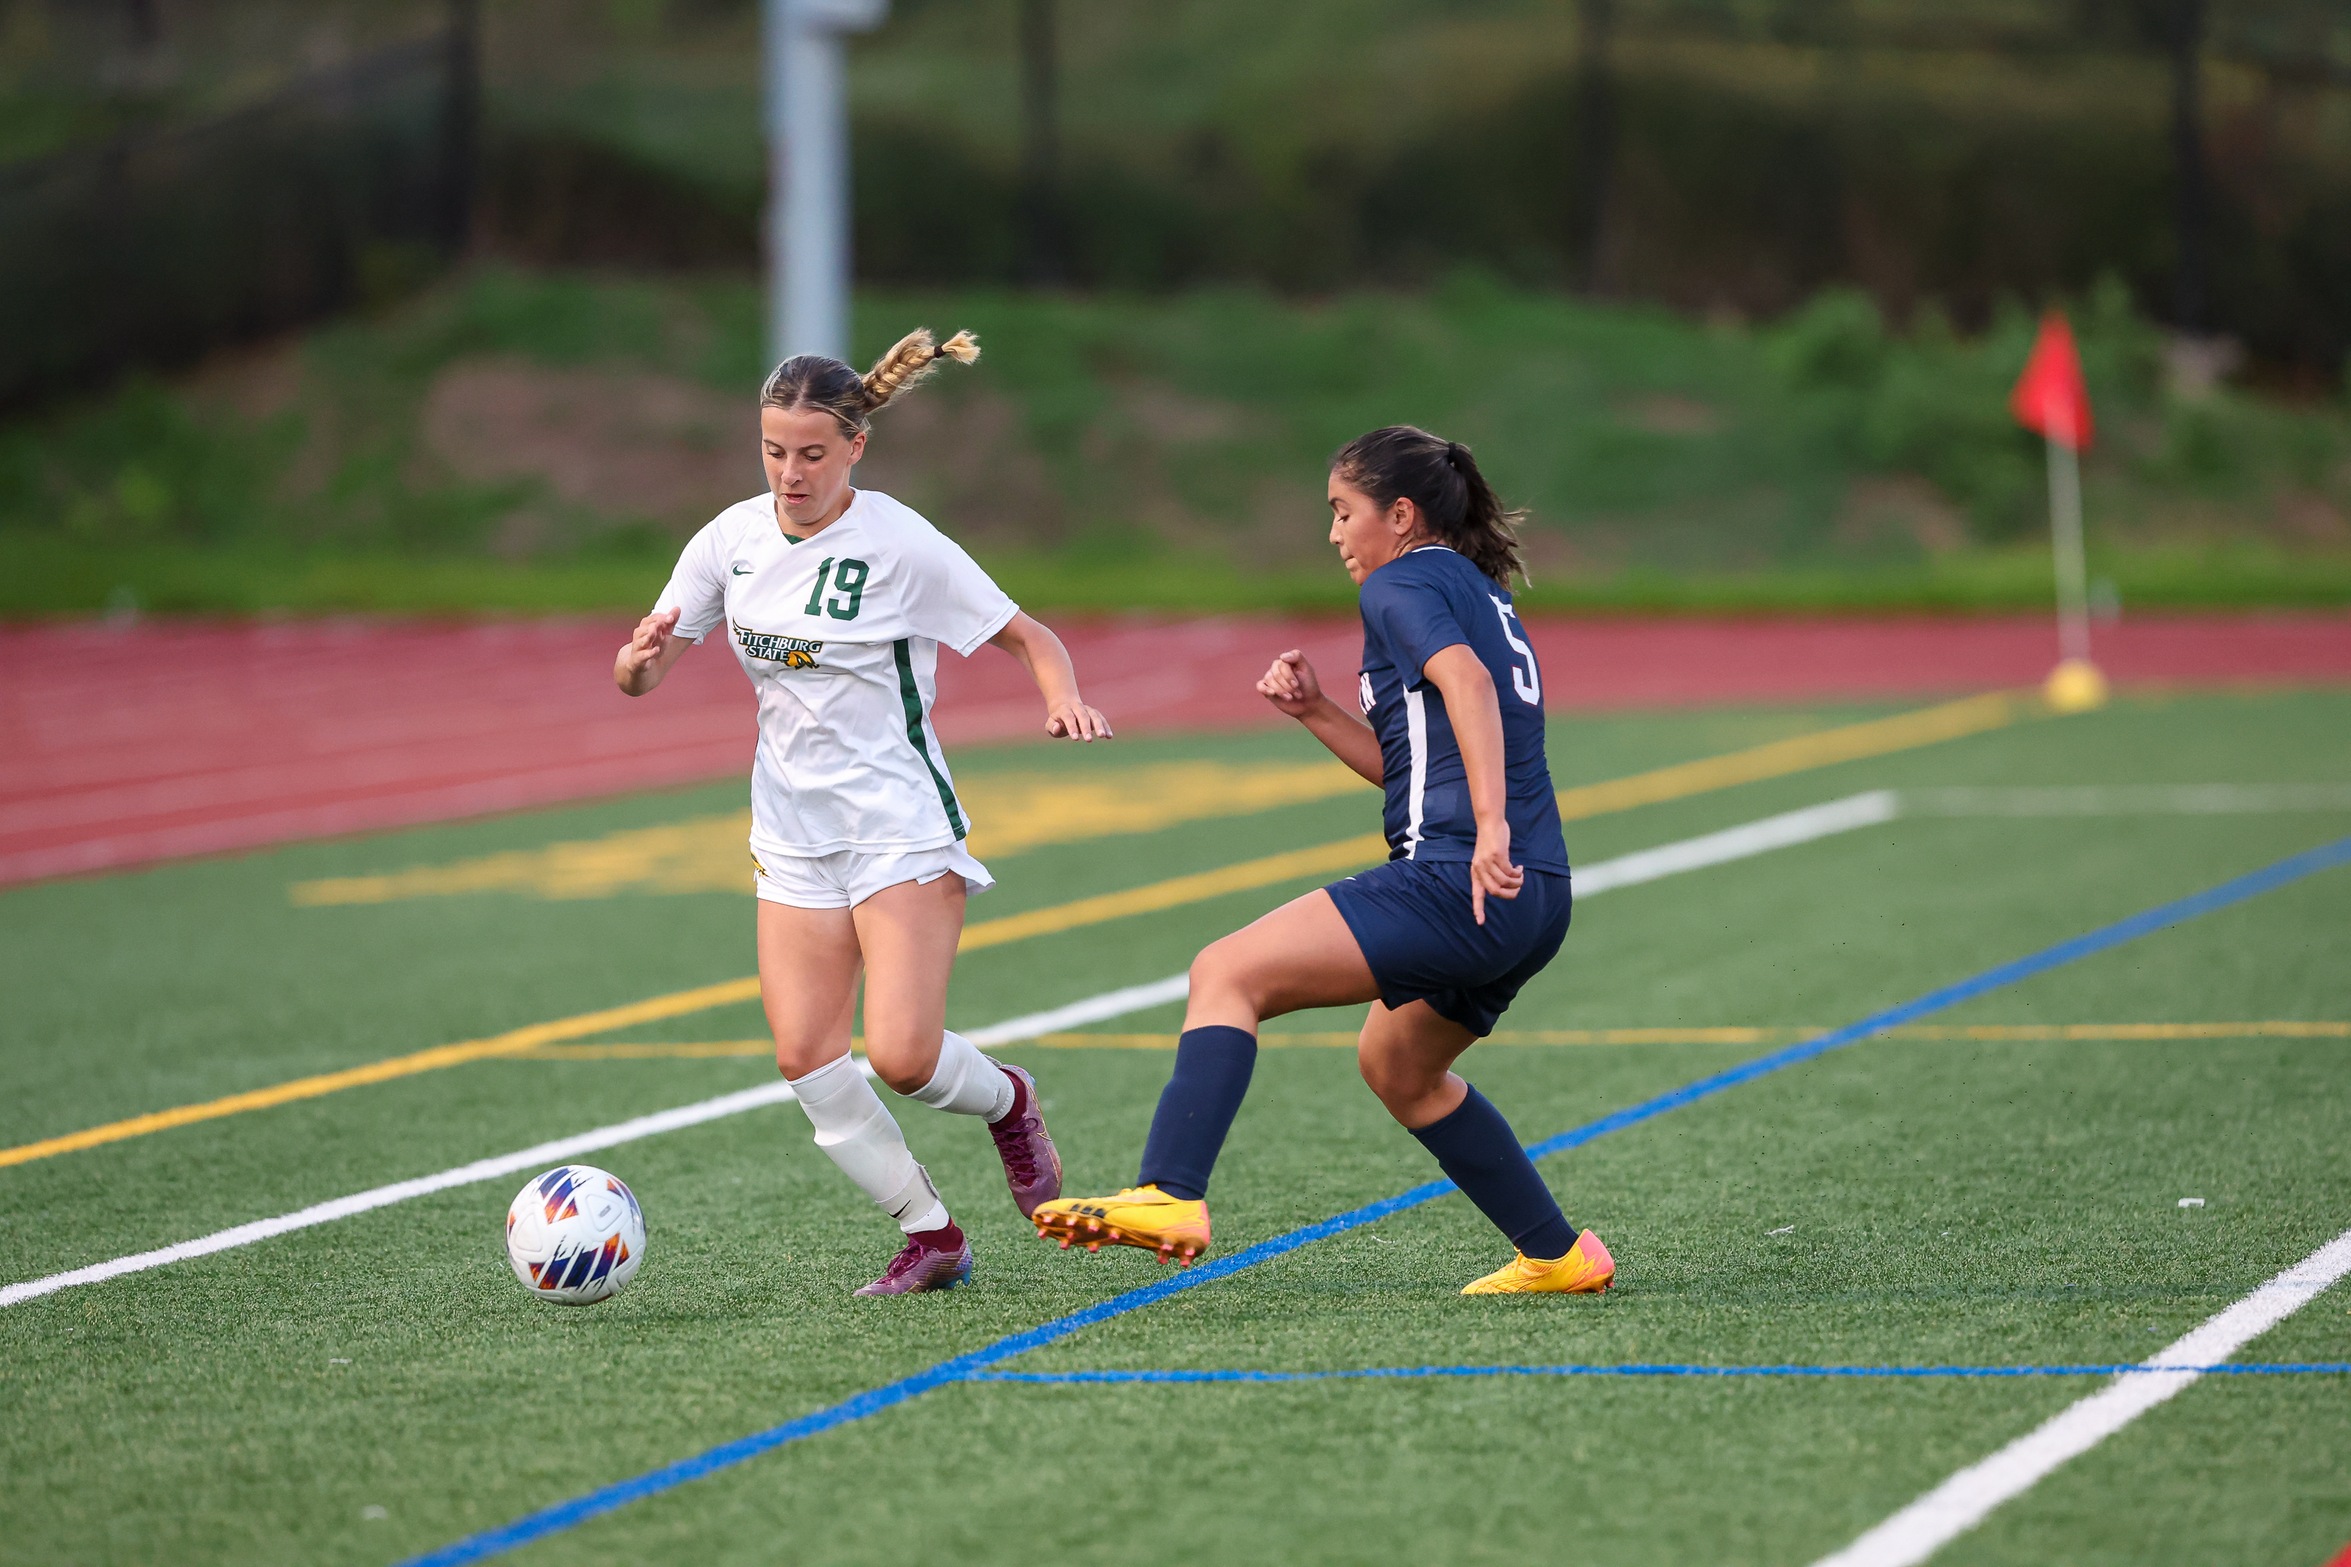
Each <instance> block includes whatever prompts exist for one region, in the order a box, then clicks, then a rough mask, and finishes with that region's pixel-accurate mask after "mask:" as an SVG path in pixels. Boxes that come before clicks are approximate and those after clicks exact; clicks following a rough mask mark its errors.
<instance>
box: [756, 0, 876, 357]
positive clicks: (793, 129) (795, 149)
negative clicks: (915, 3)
mask: <svg viewBox="0 0 2351 1567" xmlns="http://www.w3.org/2000/svg"><path fill="white" fill-rule="evenodd" d="M888 13H889V3H888V0H764V10H763V17H764V29H765V38H764V54H765V60H766V68H767V136H768V164H767V166H768V202H767V267H768V280H767V281H768V288H767V301H768V306H767V308H768V352H769V356H770V358H771V360H783V359H787V358H790V357H791V356H792V355H794V354H828V355H830V356H832V357H833V358H835V359H840V358H845V357H846V356H847V354H848V352H849V277H850V269H849V131H848V123H847V120H848V110H847V101H846V92H845V81H844V77H845V69H844V60H843V51H842V45H841V35H842V34H843V33H847V32H861V31H864V30H865V29H867V28H871V27H876V26H879V25H880V24H881V22H882V19H883V18H884V17H885V16H887V15H888Z"/></svg>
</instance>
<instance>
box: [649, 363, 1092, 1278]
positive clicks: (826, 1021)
mask: <svg viewBox="0 0 2351 1567" xmlns="http://www.w3.org/2000/svg"><path fill="white" fill-rule="evenodd" d="M942 354H943V355H946V356H948V357H951V358H954V359H958V360H961V361H963V362H965V363H969V362H970V361H972V360H974V359H977V358H978V357H979V345H978V344H977V343H976V342H974V341H973V340H972V337H971V335H970V334H969V333H966V332H958V333H957V334H955V336H953V337H952V338H949V339H948V340H947V341H946V342H945V343H943V344H938V343H934V342H933V341H932V338H931V334H930V333H929V332H927V331H917V332H915V333H913V334H912V335H910V336H908V337H907V338H905V339H904V340H903V341H901V342H900V343H899V344H898V345H897V346H896V347H894V348H892V349H891V350H890V351H889V352H888V353H887V354H885V355H883V356H882V359H881V361H880V362H879V363H878V364H876V365H875V366H874V367H873V369H872V370H870V371H868V372H867V373H866V374H865V375H863V376H860V375H859V374H858V373H857V372H856V371H855V370H852V369H851V368H850V367H849V366H847V365H845V364H843V363H841V362H840V361H839V360H837V359H828V358H825V357H823V356H821V355H814V354H803V355H800V356H798V357H796V358H793V359H787V360H786V361H784V363H783V364H782V365H780V366H778V367H777V368H776V371H775V373H774V374H772V375H770V376H769V377H768V379H767V385H766V386H765V387H764V388H763V389H762V390H761V392H760V397H759V401H760V409H759V424H760V450H761V454H762V457H763V459H764V461H765V464H766V468H767V481H768V493H766V494H763V495H758V496H754V497H753V498H751V499H750V500H747V501H743V502H740V503H739V504H737V505H734V506H730V507H728V508H727V509H726V510H725V511H723V512H720V513H719V514H718V516H717V517H715V518H713V519H712V520H711V522H710V523H709V525H708V526H706V527H704V528H703V530H702V531H701V532H700V533H698V534H696V535H695V536H694V539H693V542H691V543H689V544H688V545H687V546H686V549H685V553H684V554H683V555H681V556H680V557H679V559H678V565H677V571H676V572H675V574H674V575H672V576H671V578H670V581H669V586H668V587H666V588H664V589H663V590H662V593H661V597H660V599H659V601H658V602H656V603H655V605H654V608H653V613H652V614H650V615H648V616H646V617H645V618H644V619H643V620H642V621H640V622H638V625H637V630H636V634H635V635H634V636H632V637H631V638H630V639H629V643H628V645H627V646H626V647H624V648H622V649H621V650H620V656H619V659H618V660H617V661H616V663H615V664H614V666H613V679H614V681H615V682H616V683H617V684H618V685H619V686H620V688H621V690H622V691H624V692H626V693H627V694H629V695H630V696H642V695H644V694H645V693H646V692H648V691H650V690H652V689H653V688H654V687H655V686H657V685H659V684H660V683H661V677H662V676H663V675H664V674H665V673H666V672H667V671H668V669H669V666H670V665H671V664H672V663H674V662H676V660H677V658H678V655H679V654H680V653H682V652H683V651H684V650H685V648H686V647H687V645H688V644H690V643H695V642H699V641H701V640H702V639H703V637H705V636H707V635H709V634H710V633H711V632H713V631H718V630H720V629H722V628H723V629H724V631H725V633H726V635H727V636H728V637H729V638H730V639H731V640H732V641H733V643H734V647H735V657H736V659H737V660H738V661H739V662H740V663H741V664H742V666H743V669H744V672H745V673H746V674H748V675H749V676H750V677H751V684H752V686H753V687H754V688H755V689H756V690H757V691H758V693H759V746H758V751H757V753H756V758H755V760H754V762H753V764H752V769H751V858H752V861H753V863H754V865H755V867H756V869H757V873H758V893H759V991H760V999H761V1002H762V1003H763V1004H764V1006H765V1007H766V1010H767V1020H768V1026H769V1028H770V1029H771V1030H773V1032H774V1034H775V1041H776V1065H777V1067H778V1069H779V1070H781V1071H782V1073H783V1074H784V1076H785V1078H786V1079H787V1080H789V1081H790V1083H791V1085H792V1087H793V1089H794V1090H795V1091H796V1092H797V1094H798V1096H799V1102H800V1105H801V1108H803V1109H804V1110H806V1111H807V1112H808V1119H809V1121H810V1122H811V1124H813V1125H814V1127H815V1128H816V1145H817V1146H818V1147H819V1148H822V1149H823V1150H824V1151H825V1153H826V1154H827V1155H828V1156H829V1157H830V1158H831V1159H832V1161H833V1162H834V1163H835V1164H837V1165H839V1166H840V1167H841V1169H842V1171H843V1172H844V1173H846V1174H847V1175H848V1177H849V1178H850V1179H851V1180H852V1181H855V1182H856V1183H857V1184H858V1186H859V1187H861V1188H862V1189H863V1190H864V1191H865V1193H866V1195H867V1196H869V1197H871V1198H872V1199H873V1200H874V1201H875V1202H876V1203H878V1204H880V1205H881V1207H882V1209H883V1211H884V1212H886V1213H888V1214H889V1215H890V1217H892V1218H893V1219H896V1220H897V1221H898V1227H899V1228H900V1229H901V1230H902V1231H904V1232H905V1236H906V1242H905V1246H904V1249H902V1250H901V1251H900V1252H899V1253H898V1255H897V1256H896V1257H895V1258H893V1259H892V1260H891V1262H890V1265H889V1267H888V1269H887V1270H886V1271H884V1273H883V1274H882V1276H881V1277H880V1278H878V1279H876V1280H874V1281H873V1282H872V1283H871V1284H868V1285H866V1286H865V1287H864V1288H863V1289H861V1290H859V1291H858V1292H857V1293H859V1294H860V1295H905V1294H912V1293H914V1292H916V1291H920V1290H934V1289H946V1288H949V1287H950V1286H952V1285H955V1284H958V1283H960V1282H962V1281H963V1280H964V1279H966V1278H968V1277H969V1276H970V1274H971V1247H970V1246H969V1245H968V1244H967V1243H966V1242H965V1240H964V1236H963V1232H962V1230H961V1229H959V1228H958V1227H957V1226H956V1224H955V1222H954V1220H953V1219H951V1218H950V1217H949V1216H948V1213H947V1207H946V1204H945V1203H944V1202H942V1201H941V1200H940V1197H939V1193H938V1189H937V1188H936V1187H934V1186H933V1185H932V1184H931V1179H930V1176H929V1174H928V1173H927V1172H926V1171H925V1170H924V1169H923V1167H922V1166H921V1165H920V1164H918V1163H916V1162H915V1159H914V1156H913V1155H912V1154H911V1153H910V1152H908V1150H907V1147H906V1139H905V1137H904V1136H903V1135H902V1134H901V1133H900V1131H899V1129H898V1123H897V1122H896V1121H895V1120H894V1119H892V1118H891V1115H890V1112H889V1110H888V1109H886V1108H885V1107H884V1106H883V1104H882V1101H881V1099H880V1097H879V1096H878V1095H876V1094H875V1093H874V1091H873V1088H872V1085H871V1084H869V1083H868V1082H867V1081H866V1079H865V1075H864V1073H863V1072H862V1071H861V1070H860V1069H859V1067H858V1065H857V1063H856V1061H855V1060H854V1059H852V1057H851V1056H850V1054H849V1038H850V1030H851V1024H852V1020H853V1018H854V1016H855V1013H856V1006H857V984H858V977H859V974H860V971H862V972H863V974H864V976H865V981H866V983H865V1046H866V1053H867V1056H868V1058H869V1059H870V1060H871V1061H872V1063H873V1069H874V1072H875V1074H876V1075H877V1076H879V1077H880V1078H881V1079H882V1080H883V1081H884V1082H886V1083H888V1084H889V1085H890V1086H891V1087H892V1088H894V1089H896V1090H897V1091H898V1092H900V1093H902V1094H907V1095H910V1096H912V1097H913V1098H915V1099H917V1100H919V1101H921V1102H922V1103H924V1104H927V1105H930V1106H932V1107H933V1108H935V1109H940V1110H945V1111H947V1112H949V1113H950V1114H955V1115H976V1116H980V1117H982V1118H984V1119H985V1120H986V1121H987V1122H988V1127H989V1131H990V1132H991V1133H992V1134H993V1136H994V1138H995V1142H996V1150H997V1152H998V1154H999V1155H1000V1156H1001V1157H1002V1159H1003V1161H1004V1174H1005V1179H1006V1181H1007V1182H1008V1183H1009V1184H1010V1186H1011V1188H1012V1196H1013V1201H1014V1202H1015V1203H1016V1204H1017V1205H1018V1206H1019V1208H1020V1211H1021V1213H1022V1214H1023V1215H1024V1216H1026V1215H1027V1214H1028V1213H1030V1212H1031V1211H1032V1210H1034V1209H1035V1207H1036V1205H1037V1204H1038V1203H1040V1202H1043V1201H1046V1200H1047V1199H1049V1198H1052V1197H1056V1196H1058V1195H1060V1192H1061V1161H1060V1158H1059V1156H1058V1155H1057V1154H1056V1153H1055V1152H1054V1149H1053V1141H1052V1138H1051V1137H1049V1136H1048V1135H1047V1134H1046V1131H1045V1124H1044V1120H1043V1118H1042V1116H1041V1115H1040V1113H1039V1109H1038V1104H1037V1093H1036V1084H1035V1082H1034V1081H1033V1080H1032V1079H1031V1078H1030V1076H1029V1074H1028V1073H1027V1072H1025V1071H1023V1070H1021V1069H1020V1068H1019V1067H1007V1066H1004V1065H1002V1064H1000V1063H998V1062H996V1061H992V1060H990V1059H989V1058H988V1057H986V1056H984V1055H982V1054H981V1053H980V1052H979V1050H978V1048H977V1047H976V1046H974V1045H973V1044H972V1043H971V1041H969V1040H967V1039H965V1038H964V1037H963V1036H962V1035H960V1034H955V1033H951V1032H949V1031H948V1030H947V1028H946V1017H947V978H948V975H949V973H950V971H951V970H952V969H953V968H954V966H955V947H956V942H957V940H958V938H959V937H960V936H961V935H962V932H963V905H964V899H965V897H966V896H967V894H968V893H972V892H981V891H985V890H986V889H987V888H988V887H989V886H991V885H993V878H991V877H990V876H989V875H988V871H987V868H986V867H985V866H983V865H981V864H980V862H979V861H977V860H975V859H973V858H972V857H971V854H970V852H969V851H968V850H966V849H965V847H964V837H965V835H966V834H967V833H968V832H969V831H970V829H971V821H970V817H969V816H968V815H967V814H966V813H965V811H964V809H963V805H962V802H961V801H960V800H958V799H957V798H956V794H955V781H954V779H953V778H952V777H950V776H949V775H948V772H947V761H946V758H945V756H944V755H943V754H942V752H941V751H940V749H939V740H938V736H937V734H936V733H935V732H934V731H933V730H932V728H931V701H932V698H933V696H934V694H935V692H936V683H935V679H934V675H935V672H936V669H937V666H938V658H939V648H940V647H941V645H942V644H943V645H945V646H947V647H950V648H953V649H954V650H955V651H956V652H957V653H958V654H960V655H963V656H965V657H969V656H970V655H971V654H973V653H975V652H977V651H978V650H979V648H980V646H981V644H983V643H989V642H993V643H994V644H995V645H996V646H998V647H1000V648H1003V649H1004V650H1005V651H1006V652H1008V653H1010V654H1012V655H1013V656H1014V657H1015V658H1018V659H1019V660H1020V661H1021V662H1022V663H1023V664H1025V665H1027V666H1028V670H1029V673H1030V675H1031V676H1032V677H1033V678H1034V679H1035V680H1036V682H1037V689H1038V690H1039V691H1040V692H1042V693H1043V695H1044V698H1045V729H1046V732H1047V733H1049V734H1051V735H1054V736H1056V737H1059V738H1063V739H1069V740H1095V739H1107V738H1109V735H1110V725H1109V724H1108V723H1107V722H1105V721H1104V719H1103V717H1102V715H1101V714H1100V713H1098V712H1096V711H1095V710H1094V709H1093V708H1091V707H1088V706H1087V705H1086V704H1085V703H1084V702H1082V701H1080V700H1079V699H1078V685H1077V674H1076V671H1075V670H1074V669H1072V667H1071V665H1070V660H1069V653H1068V651H1067V650H1066V649H1064V648H1063V647H1062V645H1061V639H1060V638H1058V637H1056V636H1054V634H1053V633H1052V632H1051V631H1049V630H1047V629H1046V628H1045V627H1044V626H1042V625H1039V624H1038V623H1037V622H1036V621H1034V620H1032V619H1030V618H1029V617H1028V616H1027V615H1024V614H1022V613H1021V612H1020V609H1019V607H1018V606H1016V605H1015V604H1014V603H1013V602H1012V600H1011V599H1009V598H1007V597H1005V595H1004V591H1003V590H1002V589H1001V588H999V587H997V586H996V584H995V583H994V582H992V581H990V580H989V579H988V574H987V573H986V572H984V571H982V570H981V569H980V568H979V566H978V565H977V563H975V562H974V561H973V560H972V558H971V557H970V556H969V555H967V554H965V553H964V551H963V550H962V548H961V547H959V546H958V545H957V544H956V543H955V542H954V541H953V540H951V539H949V538H947V537H946V536H945V535H944V534H942V533H940V532H939V531H938V530H937V529H936V528H934V527H932V526H931V525H930V524H929V523H928V522H926V521H924V520H923V519H922V518H921V517H920V516H918V515H917V514H916V513H915V512H913V511H912V510H910V509H909V508H907V507H905V506H901V505H900V504H899V503H898V502H896V501H894V500H892V499H890V497H888V496H887V495H883V494H880V493H878V492H877V491H873V490H860V489H856V488H853V487H852V486H851V485H850V482H849V479H850V470H851V469H852V468H853V467H854V466H855V464H856V462H857V460H858V458H859V457H861V456H863V455H864V452H865V442H866V434H867V421H868V418H869V416H870V415H871V414H872V413H873V411H874V410H875V409H877V408H880V407H881V406H882V405H883V404H885V403H887V402H889V401H890V400H891V398H893V397H895V396H897V395H898V394H900V393H902V392H904V391H906V390H907V389H908V388H909V387H911V386H913V385H914V384H915V383H916V382H917V381H919V380H921V379H922V378H923V377H924V376H925V375H927V374H928V373H929V372H930V371H931V370H932V369H933V368H934V367H935V362H936V360H937V359H938V358H939V357H940V356H941V355H942Z"/></svg>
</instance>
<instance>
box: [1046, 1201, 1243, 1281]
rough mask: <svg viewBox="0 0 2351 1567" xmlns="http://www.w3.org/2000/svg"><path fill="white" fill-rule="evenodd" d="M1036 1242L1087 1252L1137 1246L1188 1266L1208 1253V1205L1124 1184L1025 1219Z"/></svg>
mask: <svg viewBox="0 0 2351 1567" xmlns="http://www.w3.org/2000/svg"><path fill="white" fill-rule="evenodd" d="M1029 1222H1030V1223H1032V1224H1034V1225H1035V1226H1036V1227H1037V1238H1038V1239H1039V1240H1057V1241H1059V1242H1061V1249H1062V1250H1063V1251H1067V1250H1069V1248H1070V1247H1071V1246H1073V1245H1076V1246H1083V1247H1085V1248H1086V1250H1088V1251H1100V1250H1101V1249H1102V1248H1103V1247H1105V1246H1139V1247H1141V1248H1142V1249H1143V1250H1145V1251H1148V1252H1156V1253H1158V1255H1159V1260H1160V1261H1161V1262H1172V1261H1180V1262H1182V1263H1183V1264H1184V1266H1185V1267H1187V1268H1188V1267H1190V1266H1191V1265H1192V1263H1193V1262H1194V1260H1196V1259H1197V1258H1198V1257H1199V1256H1200V1255H1201V1254H1202V1253H1203V1252H1205V1251H1207V1250H1208V1204H1206V1203H1204V1202H1187V1201H1185V1200H1184V1199H1183V1198H1181V1197H1170V1196H1169V1195H1167V1193H1165V1192H1163V1191H1161V1190H1160V1189H1159V1188H1158V1187H1156V1186H1130V1187H1128V1188H1127V1189H1126V1190H1125V1191H1123V1192H1120V1193H1119V1194H1118V1195H1117V1196H1115V1197H1061V1198H1056V1199H1055V1200H1054V1201H1052V1202H1041V1203H1039V1204H1037V1207H1036V1211H1035V1212H1033V1213H1031V1214H1030V1215H1029Z"/></svg>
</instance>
